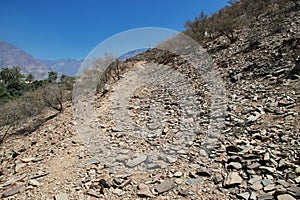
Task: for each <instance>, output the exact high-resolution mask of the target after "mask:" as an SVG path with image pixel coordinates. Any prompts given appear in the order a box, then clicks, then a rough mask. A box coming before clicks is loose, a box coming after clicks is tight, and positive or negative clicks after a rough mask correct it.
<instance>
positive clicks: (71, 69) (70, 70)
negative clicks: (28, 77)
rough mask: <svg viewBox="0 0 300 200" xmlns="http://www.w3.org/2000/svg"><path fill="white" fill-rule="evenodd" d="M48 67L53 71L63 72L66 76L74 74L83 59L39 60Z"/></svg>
mask: <svg viewBox="0 0 300 200" xmlns="http://www.w3.org/2000/svg"><path fill="white" fill-rule="evenodd" d="M40 61H41V62H43V63H45V64H46V65H47V66H48V67H50V68H51V69H52V70H53V71H56V72H59V73H61V74H65V75H67V76H75V75H76V74H77V71H78V69H79V68H80V65H81V63H82V61H83V60H77V59H69V58H65V59H59V60H40Z"/></svg>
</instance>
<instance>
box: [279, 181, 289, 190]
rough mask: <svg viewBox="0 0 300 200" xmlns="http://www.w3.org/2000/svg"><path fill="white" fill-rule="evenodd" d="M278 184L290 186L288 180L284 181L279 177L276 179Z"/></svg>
mask: <svg viewBox="0 0 300 200" xmlns="http://www.w3.org/2000/svg"><path fill="white" fill-rule="evenodd" d="M277 183H278V184H280V185H282V186H283V187H285V188H287V187H289V186H290V184H289V183H288V182H286V181H285V180H282V179H279V180H278V181H277Z"/></svg>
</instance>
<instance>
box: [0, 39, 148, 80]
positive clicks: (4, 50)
mask: <svg viewBox="0 0 300 200" xmlns="http://www.w3.org/2000/svg"><path fill="white" fill-rule="evenodd" d="M146 50H147V49H137V50H133V51H130V52H128V53H125V54H123V55H122V56H120V57H119V59H120V60H126V59H129V58H131V57H133V56H135V55H137V54H140V53H143V52H145V51H146ZM82 62H83V60H78V59H69V58H65V59H59V60H48V59H36V58H34V57H33V56H31V55H30V54H29V53H27V52H26V51H24V50H22V49H19V48H18V47H15V46H14V45H12V44H9V43H7V42H4V41H0V70H1V69H3V68H5V67H12V66H19V67H20V68H21V71H22V72H23V73H24V74H26V75H27V74H33V75H34V77H35V79H38V80H40V79H46V78H47V77H48V72H49V71H55V72H58V73H59V75H61V74H65V75H68V76H76V75H77V72H78V70H79V68H80V66H81V64H82Z"/></svg>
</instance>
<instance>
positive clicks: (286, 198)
mask: <svg viewBox="0 0 300 200" xmlns="http://www.w3.org/2000/svg"><path fill="white" fill-rule="evenodd" d="M277 200H296V199H295V198H294V197H292V196H291V195H289V194H281V195H278V196H277Z"/></svg>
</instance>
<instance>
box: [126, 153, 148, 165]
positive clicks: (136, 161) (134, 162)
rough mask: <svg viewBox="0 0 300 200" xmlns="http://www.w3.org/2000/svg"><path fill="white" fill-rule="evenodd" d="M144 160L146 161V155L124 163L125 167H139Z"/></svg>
mask: <svg viewBox="0 0 300 200" xmlns="http://www.w3.org/2000/svg"><path fill="white" fill-rule="evenodd" d="M146 159H147V156H146V155H139V156H137V157H135V158H134V159H132V160H128V162H127V163H126V166H128V167H131V168H133V167H136V166H138V165H140V164H141V163H143V162H145V161H146Z"/></svg>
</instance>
